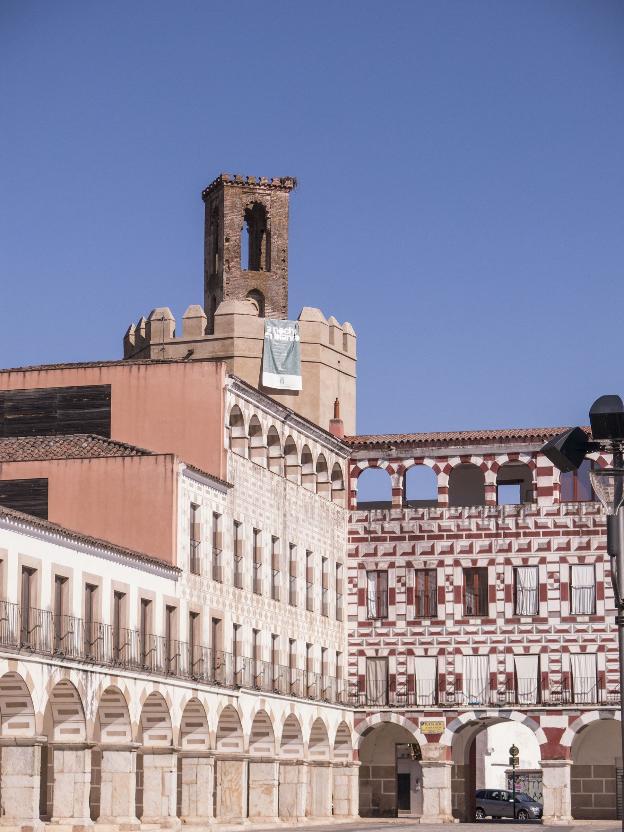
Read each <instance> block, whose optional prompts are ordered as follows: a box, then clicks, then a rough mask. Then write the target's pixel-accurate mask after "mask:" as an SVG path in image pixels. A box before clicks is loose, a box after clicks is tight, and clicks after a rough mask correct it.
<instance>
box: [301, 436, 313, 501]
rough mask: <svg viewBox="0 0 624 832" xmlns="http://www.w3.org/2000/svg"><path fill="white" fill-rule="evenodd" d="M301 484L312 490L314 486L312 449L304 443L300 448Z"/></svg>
mask: <svg viewBox="0 0 624 832" xmlns="http://www.w3.org/2000/svg"><path fill="white" fill-rule="evenodd" d="M301 485H303V487H304V488H307V489H308V490H309V491H314V490H315V487H316V474H315V471H314V460H313V459H312V451H311V450H310V448H309V447H308V446H307V445H304V446H303V448H302V449H301Z"/></svg>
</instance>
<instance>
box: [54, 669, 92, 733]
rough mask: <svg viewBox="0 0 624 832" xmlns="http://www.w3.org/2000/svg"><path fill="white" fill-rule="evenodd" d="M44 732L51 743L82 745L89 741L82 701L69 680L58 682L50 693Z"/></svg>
mask: <svg viewBox="0 0 624 832" xmlns="http://www.w3.org/2000/svg"><path fill="white" fill-rule="evenodd" d="M44 730H45V733H46V735H47V737H48V741H50V742H64V743H72V742H76V743H81V742H85V741H86V739H87V722H86V719H85V712H84V707H83V703H82V699H81V697H80V694H79V693H78V690H77V689H76V687H75V686H74V685H73V684H72V683H71V682H70V681H69V679H62V680H61V681H60V682H57V684H56V685H54V687H53V688H52V690H51V691H50V694H49V698H48V704H47V706H46V713H45V716H44Z"/></svg>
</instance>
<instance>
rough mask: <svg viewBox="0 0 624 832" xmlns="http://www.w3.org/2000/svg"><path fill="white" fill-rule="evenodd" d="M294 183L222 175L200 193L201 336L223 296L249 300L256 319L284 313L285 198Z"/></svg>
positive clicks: (210, 327) (285, 179)
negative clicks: (202, 225) (204, 322)
mask: <svg viewBox="0 0 624 832" xmlns="http://www.w3.org/2000/svg"><path fill="white" fill-rule="evenodd" d="M296 184H297V180H296V179H295V178H294V177H282V178H281V179H265V178H259V179H257V178H256V177H255V176H230V175H229V174H227V173H222V174H221V175H220V176H218V177H217V178H216V179H215V180H214V182H211V184H210V185H208V187H207V188H206V189H205V190H204V191H203V193H202V199H203V200H204V204H205V209H206V214H205V236H204V309H205V311H206V317H207V328H206V334H207V335H211V334H212V333H213V332H214V318H215V312H216V310H217V307H218V306H219V304H220V303H221V302H222V301H224V300H245V299H249V300H252V301H254V302H255V304H256V305H257V307H258V314H259V316H260V317H261V318H264V317H267V318H287V317H288V198H289V196H290V192H291V191H292V190H293V188H295V187H296Z"/></svg>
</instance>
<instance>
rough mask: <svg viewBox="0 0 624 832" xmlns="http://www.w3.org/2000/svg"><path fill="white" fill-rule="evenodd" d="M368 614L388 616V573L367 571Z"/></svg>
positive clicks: (375, 616)
mask: <svg viewBox="0 0 624 832" xmlns="http://www.w3.org/2000/svg"><path fill="white" fill-rule="evenodd" d="M366 582H367V589H366V616H367V618H387V617H388V573H387V572H385V571H384V572H380V571H375V572H367V573H366Z"/></svg>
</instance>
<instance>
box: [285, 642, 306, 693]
mask: <svg viewBox="0 0 624 832" xmlns="http://www.w3.org/2000/svg"><path fill="white" fill-rule="evenodd" d="M288 668H289V671H288V672H289V674H290V694H291V696H302V695H303V675H302V674H301V673H300V672H299V671H298V670H297V641H296V639H294V638H289V639H288Z"/></svg>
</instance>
